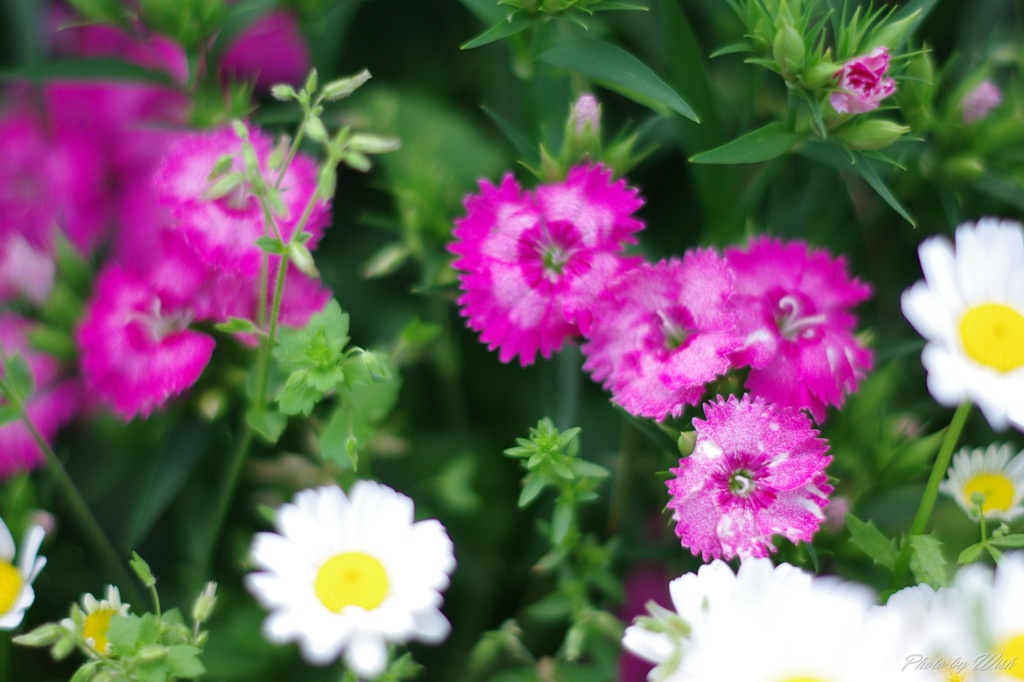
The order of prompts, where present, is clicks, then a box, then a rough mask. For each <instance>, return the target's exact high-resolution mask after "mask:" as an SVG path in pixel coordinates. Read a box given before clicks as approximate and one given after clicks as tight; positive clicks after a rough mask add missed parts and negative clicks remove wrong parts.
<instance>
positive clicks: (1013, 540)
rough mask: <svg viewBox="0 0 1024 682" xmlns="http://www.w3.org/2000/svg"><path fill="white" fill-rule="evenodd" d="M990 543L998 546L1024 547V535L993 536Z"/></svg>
mask: <svg viewBox="0 0 1024 682" xmlns="http://www.w3.org/2000/svg"><path fill="white" fill-rule="evenodd" d="M989 543H990V544H993V545H995V546H996V547H1024V535H1022V534H1016V535H1003V536H1002V537H996V536H993V537H992V538H990V539H989Z"/></svg>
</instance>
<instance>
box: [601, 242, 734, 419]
mask: <svg viewBox="0 0 1024 682" xmlns="http://www.w3.org/2000/svg"><path fill="white" fill-rule="evenodd" d="M732 290H733V275H732V273H731V272H730V271H729V268H728V266H727V265H726V263H725V260H724V259H723V258H722V257H721V256H719V255H718V254H717V253H716V252H715V251H713V250H711V249H707V250H696V251H689V252H687V253H686V254H685V255H684V257H683V260H682V261H680V260H678V259H672V260H669V261H662V262H660V263H658V264H657V265H651V264H649V263H644V264H643V265H640V266H637V267H635V268H633V269H632V270H629V271H628V272H626V273H625V274H623V275H622V276H620V277H619V278H618V279H617V280H615V281H613V282H612V283H611V284H610V285H609V286H608V287H607V288H606V289H605V290H604V293H603V294H602V295H601V297H600V298H599V299H597V300H596V301H595V302H594V304H593V308H592V314H593V322H592V324H591V325H590V329H589V332H588V333H587V341H586V343H584V344H583V349H582V350H583V355H584V356H585V357H586V362H585V363H584V364H583V369H585V370H587V371H589V372H590V373H591V375H592V376H593V378H594V380H595V381H599V382H602V383H603V386H604V388H605V389H606V390H610V391H611V393H612V399H613V400H614V401H615V402H616V403H618V404H619V405H621V406H622V407H623V408H624V409H626V410H627V411H628V412H630V413H632V414H635V415H637V416H639V417H650V418H653V419H658V420H661V419H664V418H665V415H667V414H671V415H672V416H674V417H678V416H679V415H681V414H682V412H683V408H684V407H685V405H687V404H689V405H696V404H697V402H698V401H699V400H700V399H701V397H702V396H703V395H704V384H705V383H707V382H708V381H711V380H713V379H714V378H715V377H717V376H719V375H721V374H725V372H727V371H728V370H729V368H730V367H731V363H730V361H729V354H730V353H732V352H733V351H735V350H736V349H737V348H739V345H740V343H741V342H742V341H743V337H742V336H739V335H737V333H736V332H735V319H734V313H733V310H732V308H731V306H730V305H729V298H730V295H731V294H732Z"/></svg>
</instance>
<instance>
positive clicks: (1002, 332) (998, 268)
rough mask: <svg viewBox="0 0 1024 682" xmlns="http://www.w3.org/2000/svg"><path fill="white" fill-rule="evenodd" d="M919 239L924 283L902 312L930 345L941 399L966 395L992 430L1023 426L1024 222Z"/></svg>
mask: <svg viewBox="0 0 1024 682" xmlns="http://www.w3.org/2000/svg"><path fill="white" fill-rule="evenodd" d="M955 239H956V247H955V249H954V248H953V245H952V244H951V243H950V242H949V240H947V239H945V238H943V237H933V238H930V239H927V240H925V241H924V242H922V244H921V246H920V248H919V250H918V252H919V255H920V258H921V269H922V271H923V272H924V276H925V279H924V281H921V282H917V283H916V284H914V285H913V286H912V287H911V288H910V289H908V290H907V291H905V292H904V293H903V296H902V298H901V303H902V307H903V313H904V315H906V317H907V319H908V320H909V321H910V323H911V324H912V325H914V328H915V329H917V331H918V332H919V333H920V334H921V335H922V336H924V337H925V339H926V340H927V341H928V344H927V345H926V346H925V349H924V352H923V353H922V355H921V361H922V363H923V364H924V366H925V369H926V370H928V390H929V391H930V392H931V394H932V396H933V397H934V398H935V399H936V401H938V402H939V403H940V404H942V405H945V406H950V407H951V406H953V405H956V404H957V403H959V402H961V401H963V400H965V399H967V400H971V401H972V402H974V403H975V404H977V405H978V407H979V408H980V409H981V411H982V413H983V414H984V415H985V418H986V419H987V420H988V421H989V424H990V425H991V426H992V427H993V428H994V429H998V430H1001V429H1005V428H1006V427H1007V425H1009V424H1010V423H1011V422H1012V423H1013V424H1015V425H1016V426H1018V427H1019V428H1021V429H1022V430H1024V226H1021V224H1020V223H1017V222H1014V221H1009V220H1002V221H1001V220H997V219H992V218H985V219H982V220H979V221H978V222H977V223H976V224H970V223H967V224H964V225H961V226H960V227H958V228H957V230H956V237H955Z"/></svg>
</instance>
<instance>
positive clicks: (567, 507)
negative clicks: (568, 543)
mask: <svg viewBox="0 0 1024 682" xmlns="http://www.w3.org/2000/svg"><path fill="white" fill-rule="evenodd" d="M575 515H576V510H575V509H573V506H572V504H571V503H569V502H565V501H559V502H558V503H557V504H556V505H555V514H554V516H553V517H552V518H551V541H552V543H553V544H556V545H560V544H562V541H563V540H565V536H566V535H568V534H569V528H571V527H572V520H573V517H574V516H575Z"/></svg>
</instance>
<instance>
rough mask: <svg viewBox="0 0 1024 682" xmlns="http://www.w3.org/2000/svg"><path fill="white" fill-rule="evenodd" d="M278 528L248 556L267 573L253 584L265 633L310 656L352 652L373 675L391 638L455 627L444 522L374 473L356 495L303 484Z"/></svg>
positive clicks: (426, 638) (444, 632)
mask: <svg viewBox="0 0 1024 682" xmlns="http://www.w3.org/2000/svg"><path fill="white" fill-rule="evenodd" d="M275 526H276V527H277V530H278V533H279V534H277V533H259V534H257V535H256V537H255V538H254V540H253V544H252V548H251V549H250V558H251V560H252V562H253V563H254V564H256V566H257V567H258V568H260V569H262V570H261V572H257V573H251V574H249V575H248V576H246V586H247V587H248V588H249V591H250V592H252V594H253V595H254V596H255V597H256V599H257V600H258V601H259V602H260V603H261V604H262V605H263V606H264V607H265V608H267V609H269V610H270V612H271V613H270V615H269V616H268V617H267V619H266V621H264V623H263V634H264V636H265V637H266V638H267V639H268V640H270V641H272V642H275V643H279V644H280V643H285V642H291V641H295V642H297V643H298V645H299V649H300V651H301V652H302V655H303V657H304V658H305V659H306V660H307V661H309V662H310V663H312V664H315V665H326V664H328V663H330V662H332V661H334V660H336V659H338V658H339V657H340V656H342V655H344V659H345V664H346V665H347V666H348V667H349V668H350V669H351V670H352V671H353V672H355V673H357V674H358V675H360V676H361V677H364V678H374V677H377V676H378V675H380V674H381V672H383V670H384V668H385V666H386V664H387V644H388V643H389V642H390V643H403V642H407V641H409V640H411V639H416V640H419V641H422V642H427V643H436V642H440V641H442V640H443V639H444V638H445V637H447V636H448V632H449V630H450V628H451V626H450V625H449V623H448V620H447V619H446V618H445V617H444V615H442V613H441V611H440V606H441V603H442V598H441V592H442V591H443V590H445V589H446V588H447V587H448V583H449V575H450V574H451V572H452V571H453V570H454V569H455V556H454V554H453V551H452V542H451V540H450V539H449V538H448V534H447V532H446V531H445V529H444V526H442V525H441V523H440V522H438V521H419V522H414V521H413V502H412V500H411V499H409V498H408V497H406V496H405V495H402V494H401V493H398V492H396V491H394V490H392V489H391V488H388V487H386V486H383V485H380V484H378V483H375V482H372V481H357V482H356V483H355V485H354V486H352V490H351V492H350V493H349V495H346V494H345V493H344V492H343V491H342V490H341V489H340V488H338V487H337V486H326V487H322V488H318V489H315V490H304V491H302V492H300V493H299V494H298V495H296V496H295V500H294V501H293V503H291V504H284V505H282V506H281V508H280V509H279V510H278V512H277V518H276V522H275Z"/></svg>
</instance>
